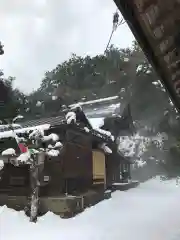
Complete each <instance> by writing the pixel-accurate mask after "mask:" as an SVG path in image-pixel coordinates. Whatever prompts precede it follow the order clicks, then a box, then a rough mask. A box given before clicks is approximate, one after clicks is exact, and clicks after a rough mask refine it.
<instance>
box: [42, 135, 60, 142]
mask: <svg viewBox="0 0 180 240" xmlns="http://www.w3.org/2000/svg"><path fill="white" fill-rule="evenodd" d="M50 140H52V141H54V142H56V141H58V140H59V136H58V135H57V134H55V133H51V134H49V135H48V136H44V137H43V138H42V141H43V142H47V141H50Z"/></svg>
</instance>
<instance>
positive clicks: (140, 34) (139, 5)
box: [114, 0, 180, 111]
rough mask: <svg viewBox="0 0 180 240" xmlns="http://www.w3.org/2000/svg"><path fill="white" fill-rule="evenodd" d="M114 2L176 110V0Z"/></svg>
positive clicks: (179, 4)
mask: <svg viewBox="0 0 180 240" xmlns="http://www.w3.org/2000/svg"><path fill="white" fill-rule="evenodd" d="M114 2H115V3H116V5H117V7H118V8H119V10H120V11H121V13H122V15H123V17H124V19H125V20H126V22H127V24H128V25H129V27H130V29H131V31H132V33H133V34H134V36H135V38H136V39H137V41H138V42H139V44H140V46H141V47H142V49H143V51H144V53H145V54H146V56H147V58H148V59H149V61H150V63H151V64H152V66H153V67H154V68H155V69H156V71H157V73H158V74H159V76H160V80H161V81H162V83H163V85H164V87H165V88H166V90H167V92H168V93H169V95H170V97H171V99H172V101H173V102H174V104H175V106H176V108H177V110H179V111H180V64H179V63H180V1H179V0H169V1H165V0H114Z"/></svg>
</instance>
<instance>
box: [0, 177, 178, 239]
mask: <svg viewBox="0 0 180 240" xmlns="http://www.w3.org/2000/svg"><path fill="white" fill-rule="evenodd" d="M179 199H180V186H177V185H176V182H175V181H167V182H160V180H159V179H152V180H149V181H148V182H146V183H142V184H141V185H140V186H139V187H137V188H135V189H131V190H129V191H127V192H119V191H117V192H115V193H113V196H112V198H111V199H109V200H105V201H103V202H101V203H99V204H97V205H96V206H94V207H91V208H89V209H87V210H86V211H85V212H83V213H81V214H80V215H78V216H76V217H74V218H72V219H61V218H60V217H58V216H55V215H54V214H53V213H47V214H46V215H45V216H43V217H40V218H39V219H38V222H37V223H36V224H34V223H30V222H29V219H28V218H27V217H26V216H25V215H24V213H23V212H16V211H14V210H11V209H8V208H7V207H5V206H4V207H0V239H1V240H24V239H26V240H32V239H34V240H36V239H38V240H39V239H43V240H50V239H53V240H56V239H57V240H59V239H61V240H70V239H77V240H81V239H82V240H92V239H93V240H112V239H113V240H120V239H123V240H179V239H180V204H179Z"/></svg>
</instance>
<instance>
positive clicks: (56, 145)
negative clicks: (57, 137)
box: [54, 142, 63, 148]
mask: <svg viewBox="0 0 180 240" xmlns="http://www.w3.org/2000/svg"><path fill="white" fill-rule="evenodd" d="M62 146H63V144H62V143H61V142H57V143H56V144H55V145H54V147H55V148H61V147H62Z"/></svg>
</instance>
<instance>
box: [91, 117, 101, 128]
mask: <svg viewBox="0 0 180 240" xmlns="http://www.w3.org/2000/svg"><path fill="white" fill-rule="evenodd" d="M89 122H90V124H91V125H92V127H93V128H94V129H96V128H100V127H102V126H103V125H104V118H89Z"/></svg>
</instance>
